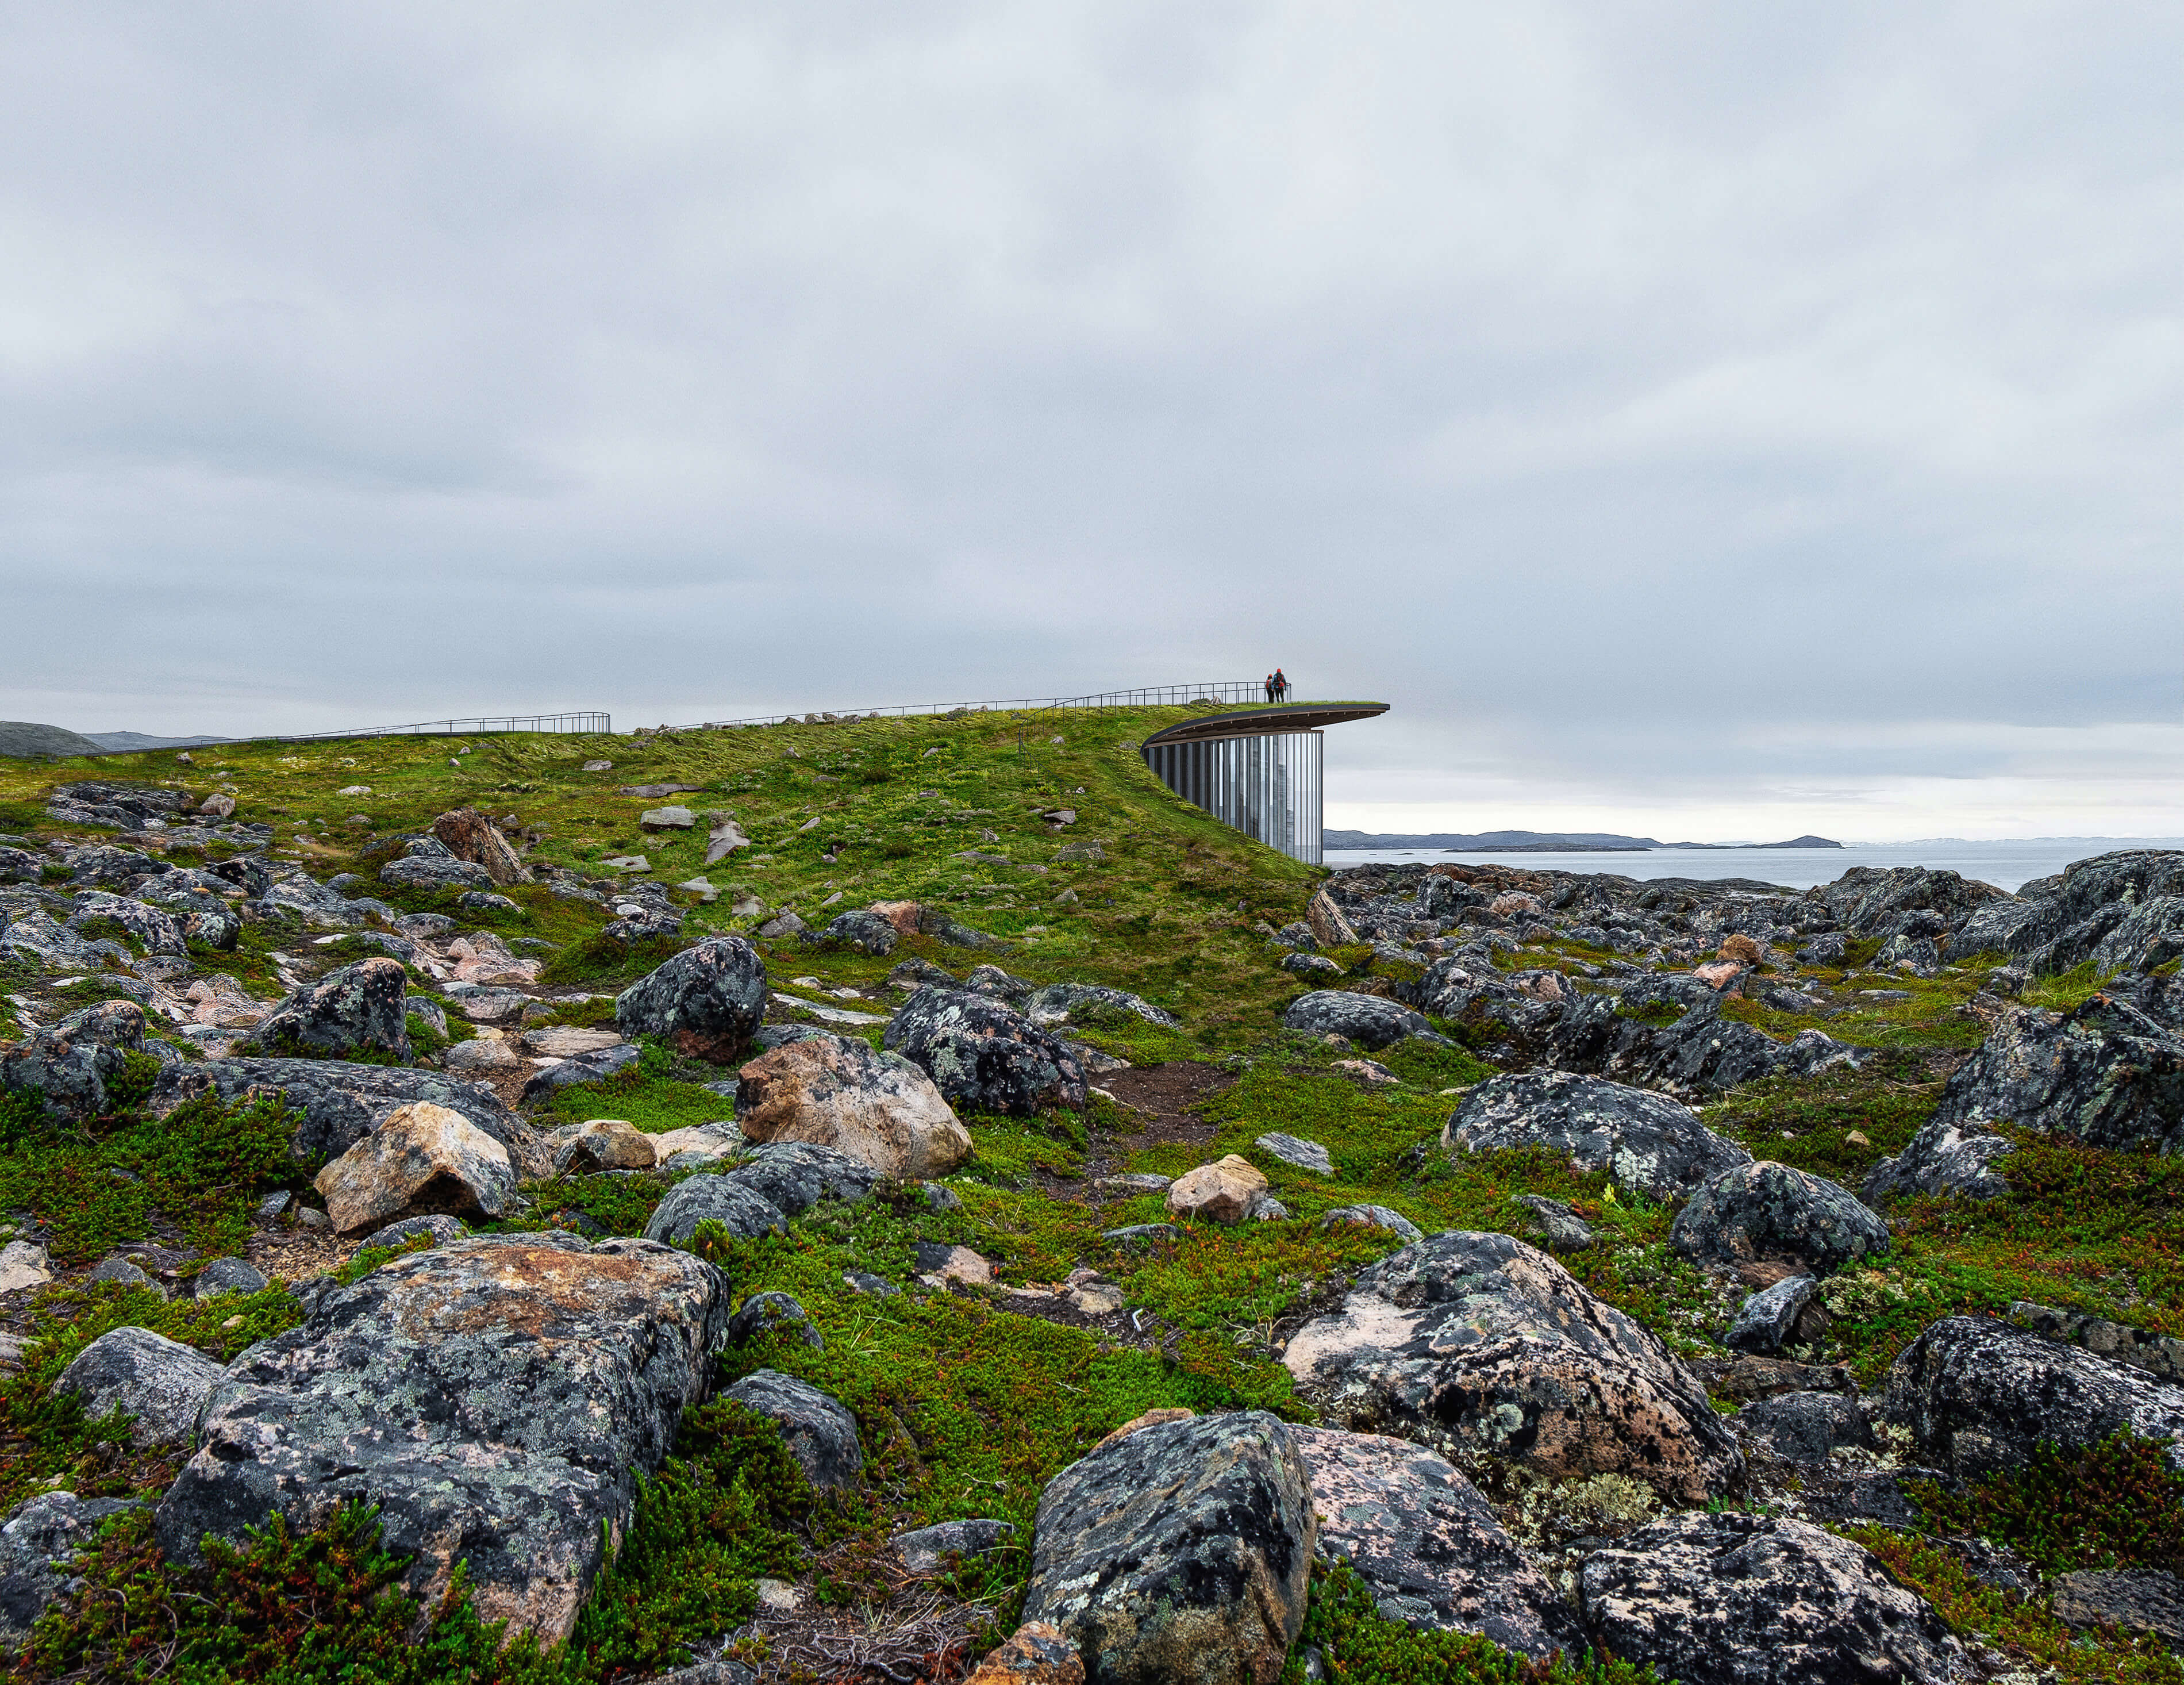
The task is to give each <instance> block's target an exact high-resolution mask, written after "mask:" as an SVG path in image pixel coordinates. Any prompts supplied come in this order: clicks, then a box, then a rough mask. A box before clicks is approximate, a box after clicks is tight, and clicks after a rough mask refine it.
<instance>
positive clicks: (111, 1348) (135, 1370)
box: [53, 1328, 220, 1448]
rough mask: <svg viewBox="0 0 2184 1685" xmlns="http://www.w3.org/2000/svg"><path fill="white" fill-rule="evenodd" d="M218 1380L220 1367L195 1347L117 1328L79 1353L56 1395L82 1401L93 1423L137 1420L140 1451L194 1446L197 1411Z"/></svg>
mask: <svg viewBox="0 0 2184 1685" xmlns="http://www.w3.org/2000/svg"><path fill="white" fill-rule="evenodd" d="M219 1381H220V1365H219V1364H216V1363H214V1361H213V1360H212V1359H210V1358H208V1357H207V1356H205V1354H204V1353H202V1352H200V1351H198V1349H197V1348H196V1347H193V1346H185V1345H183V1344H181V1342H179V1341H175V1340H170V1339H168V1338H167V1337H166V1336H164V1335H163V1334H154V1333H153V1332H152V1331H151V1330H150V1329H148V1328H116V1329H113V1330H110V1331H109V1332H107V1333H104V1334H102V1335H100V1336H98V1338H97V1339H96V1340H94V1341H92V1342H91V1343H90V1344H89V1345H88V1346H86V1347H84V1348H83V1350H82V1351H81V1352H79V1353H76V1356H75V1361H74V1362H72V1363H70V1364H69V1366H68V1367H67V1368H66V1369H64V1370H62V1371H61V1374H60V1379H59V1380H58V1381H55V1382H54V1383H53V1391H54V1392H56V1393H57V1394H60V1395H63V1396H73V1397H75V1398H81V1399H82V1400H83V1411H84V1414H85V1415H86V1416H87V1417H89V1418H91V1419H92V1420H97V1418H98V1417H100V1416H103V1415H105V1414H108V1413H109V1411H113V1410H122V1411H125V1412H127V1413H128V1414H130V1415H131V1416H133V1417H134V1418H136V1420H134V1421H133V1422H131V1425H130V1429H129V1440H130V1442H131V1444H132V1445H136V1446H137V1447H139V1448H142V1447H146V1446H151V1445H170V1444H176V1443H180V1444H183V1445H187V1444H188V1443H189V1442H190V1441H191V1438H192V1434H193V1432H194V1431H195V1429H196V1427H197V1420H198V1410H199V1409H200V1408H201V1407H202V1406H203V1403H204V1401H205V1397H206V1395H207V1394H208V1393H209V1392H211V1391H212V1389H213V1388H214V1386H216V1385H217V1384H218V1383H219Z"/></svg>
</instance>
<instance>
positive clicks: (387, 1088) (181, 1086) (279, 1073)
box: [150, 1058, 554, 1176]
mask: <svg viewBox="0 0 2184 1685" xmlns="http://www.w3.org/2000/svg"><path fill="white" fill-rule="evenodd" d="M253 1088H256V1089H277V1090H278V1091H280V1093H281V1098H282V1099H283V1100H284V1101H286V1102H287V1104H288V1105H289V1106H291V1107H292V1108H295V1109H296V1110H297V1111H299V1112H301V1113H303V1121H302V1122H301V1123H300V1124H298V1125H297V1128H296V1142H295V1152H296V1156H297V1157H298V1158H300V1159H303V1160H304V1161H306V1162H307V1163H308V1162H318V1161H323V1160H326V1159H331V1158H339V1157H340V1156H341V1155H342V1154H343V1153H344V1152H348V1149H349V1148H350V1147H354V1146H355V1145H356V1144H357V1142H359V1141H362V1140H363V1139H364V1138H365V1136H366V1135H370V1133H371V1132H372V1131H373V1130H376V1129H377V1128H378V1127H379V1126H380V1125H381V1124H383V1123H385V1122H386V1121H387V1119H388V1118H390V1117H392V1116H393V1114H394V1113H396V1112H398V1111H399V1110H400V1109H401V1108H403V1107H404V1106H409V1105H414V1104H415V1103H416V1102H418V1101H421V1100H424V1101H430V1102H432V1104H433V1105H435V1106H445V1107H446V1108H448V1109H449V1110H450V1111H454V1112H459V1113H461V1114H462V1115H463V1117H464V1118H465V1119H467V1120H468V1121H469V1122H471V1124H476V1126H477V1127H478V1128H479V1129H482V1130H484V1131H485V1132H486V1133H487V1135H491V1136H492V1137H493V1139H494V1140H495V1141H499V1143H500V1144H501V1145H502V1146H503V1147H506V1148H507V1149H508V1156H509V1160H510V1163H511V1164H513V1165H514V1166H515V1169H516V1170H517V1172H518V1174H521V1175H523V1176H547V1175H551V1174H553V1169H554V1157H553V1153H552V1152H551V1150H550V1149H549V1147H547V1145H546V1141H545V1138H544V1137H543V1135H539V1134H538V1131H537V1130H533V1129H532V1127H531V1126H530V1125H529V1124H526V1123H525V1122H524V1121H523V1119H521V1118H519V1117H517V1116H516V1114H515V1113H514V1112H512V1111H510V1109H509V1108H508V1107H507V1106H506V1105H505V1104H504V1103H503V1102H502V1101H501V1099H500V1097H499V1096H498V1095H496V1094H495V1093H494V1092H493V1091H492V1090H491V1089H490V1088H487V1087H486V1086H485V1085H483V1084H482V1083H470V1082H462V1081H459V1080H456V1079H455V1078H453V1077H449V1076H444V1075H443V1074H440V1073H439V1072H437V1071H421V1070H403V1069H400V1068H394V1067H390V1066H385V1065H360V1064H355V1063H351V1062H349V1061H348V1060H345V1059H256V1058H233V1059H206V1060H203V1061H201V1062H200V1063H196V1064H187V1065H174V1066H170V1067H169V1068H167V1069H165V1070H163V1071H161V1072H160V1073H159V1080H158V1081H157V1082H156V1083H154V1084H153V1088H152V1098H151V1102H150V1105H151V1109H152V1111H153V1113H156V1114H157V1115H159V1116H160V1117H164V1116H166V1115H167V1114H168V1113H171V1112H172V1111H173V1110H174V1109H175V1108H176V1107H178V1106H180V1105H181V1104H182V1103H183V1102H185V1101H187V1100H192V1099H194V1098H196V1097H197V1096H199V1095H201V1094H208V1093H216V1094H218V1095H219V1096H220V1097H221V1098H222V1099H223V1100H228V1101H232V1100H235V1099H237V1098H238V1097H240V1096H242V1095H243V1094H244V1093H246V1092H248V1091H249V1090H251V1089H253Z"/></svg>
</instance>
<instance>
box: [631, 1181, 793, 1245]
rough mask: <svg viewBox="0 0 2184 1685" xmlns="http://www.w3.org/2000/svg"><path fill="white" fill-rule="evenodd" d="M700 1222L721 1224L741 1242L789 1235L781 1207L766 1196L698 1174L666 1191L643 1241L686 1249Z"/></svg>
mask: <svg viewBox="0 0 2184 1685" xmlns="http://www.w3.org/2000/svg"><path fill="white" fill-rule="evenodd" d="M701 1223H718V1224H719V1225H721V1227H722V1228H724V1229H726V1230H727V1231H728V1233H729V1235H730V1236H733V1238H735V1239H737V1240H739V1241H755V1240H756V1239H757V1238H758V1237H759V1236H760V1235H782V1234H786V1233H788V1222H787V1220H786V1219H784V1218H783V1216H782V1214H781V1211H780V1208H778V1207H777V1206H776V1205H775V1204H774V1203H773V1202H772V1201H771V1200H768V1199H767V1198H766V1197H765V1196H764V1195H762V1194H759V1193H755V1192H754V1191H752V1190H751V1189H749V1188H748V1187H746V1186H744V1184H743V1183H741V1182H738V1181H734V1180H730V1179H729V1178H728V1177H727V1176H720V1175H710V1176H709V1175H698V1176H692V1177H690V1178H689V1179H688V1180H685V1181H680V1182H677V1183H676V1185H675V1186H673V1187H671V1188H670V1189H668V1190H667V1197H666V1198H665V1199H663V1200H661V1201H660V1203H659V1204H658V1205H656V1206H655V1207H654V1208H653V1210H652V1216H651V1218H650V1219H649V1220H648V1221H647V1222H646V1224H645V1225H644V1238H645V1239H647V1240H648V1241H659V1242H660V1244H661V1245H663V1246H672V1247H679V1246H684V1245H687V1244H688V1242H689V1240H690V1237H691V1236H693V1235H694V1234H696V1233H697V1232H698V1225H699V1224H701Z"/></svg>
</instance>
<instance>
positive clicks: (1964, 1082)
mask: <svg viewBox="0 0 2184 1685" xmlns="http://www.w3.org/2000/svg"><path fill="white" fill-rule="evenodd" d="M1996 1123H2014V1124H2016V1125H2017V1126H2018V1127H2019V1128H2020V1129H2027V1130H2038V1131H2040V1132H2041V1133H2042V1134H2045V1135H2067V1136H2070V1137H2071V1138H2072V1139H2074V1140H2077V1141H2083V1142H2085V1143H2086V1145H2087V1146H2088V1147H2108V1148H2110V1149H2120V1150H2127V1149H2145V1150H2149V1151H2153V1152H2176V1151H2178V1150H2179V1149H2180V1148H2184V1036H2180V1035H2178V1034H2177V1033H2176V1032H2175V1031H2172V1030H2170V1029H2167V1028H2165V1027H2164V1026H2163V1025H2162V1024H2158V1023H2156V1022H2155V1021H2154V1020H2153V1018H2149V1017H2148V1016H2147V1015H2146V1013H2143V1012H2142V1011H2140V1010H2139V1008H2137V1007H2135V1006H2132V1005H2131V1004H2130V1003H2129V1002H2127V1001H2125V1000H2123V999H2121V998H2120V997H2118V996H2114V995H2110V994H2105V993H2103V994H2098V995H2094V996H2091V997H2090V998H2088V999H2087V1000H2086V1001H2085V1002H2082V1003H2081V1004H2080V1005H2079V1006H2077V1007H2074V1008H2073V1009H2072V1010H2071V1011H2070V1012H2068V1013H2050V1012H2042V1011H2041V1010H2039V1009H2037V1008H2036V1007H2021V1008H2018V1009H2015V1010H2013V1011H2010V1012H2008V1013H2004V1014H2003V1016H2002V1017H2001V1018H1999V1019H1997V1022H1996V1024H1995V1026H1994V1028H1993V1029H1992V1030H1990V1031H1989V1032H1988V1033H1987V1038H1986V1041H1984V1042H1983V1043H1982V1044H1981V1046H1980V1050H1979V1051H1978V1052H1976V1053H1975V1054H1973V1055H1972V1056H1971V1057H1970V1058H1968V1059H1966V1060H1965V1061H1964V1063H1962V1064H1961V1065H1959V1066H1958V1067H1957V1068H1956V1070H1955V1071H1954V1072H1953V1074H1951V1075H1950V1077H1949V1080H1948V1084H1947V1086H1946V1087H1944V1088H1943V1089H1942V1101H1941V1104H1940V1105H1938V1106H1937V1107H1936V1108H1935V1109H1934V1115H1933V1118H1932V1119H1931V1122H1930V1124H1928V1129H1929V1130H1936V1129H1943V1128H1948V1129H1955V1130H1958V1131H1960V1132H1963V1133H1965V1134H1973V1133H1978V1132H1981V1125H1982V1124H1996Z"/></svg>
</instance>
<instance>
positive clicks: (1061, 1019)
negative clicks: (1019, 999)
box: [1023, 983, 1177, 1029]
mask: <svg viewBox="0 0 2184 1685" xmlns="http://www.w3.org/2000/svg"><path fill="white" fill-rule="evenodd" d="M1023 1012H1024V1016H1025V1017H1027V1018H1029V1019H1030V1020H1031V1021H1032V1022H1033V1023H1034V1024H1037V1025H1038V1026H1039V1028H1040V1029H1053V1028H1054V1027H1055V1026H1056V1024H1067V1023H1069V1022H1070V1021H1071V1019H1073V1018H1081V1017H1084V1016H1086V1015H1088V1014H1090V1013H1103V1012H1105V1013H1129V1014H1130V1015H1131V1016H1132V1017H1134V1018H1143V1019H1144V1020H1145V1022H1146V1023H1147V1024H1160V1025H1162V1027H1163V1028H1166V1029H1174V1028H1175V1027H1176V1022H1177V1020H1176V1016H1175V1014H1174V1013H1171V1012H1169V1011H1167V1009H1166V1008H1165V1007H1156V1006H1155V1005H1154V1004H1153V1003H1152V1002H1151V1001H1148V1000H1146V999H1145V996H1142V995H1133V994H1132V993H1130V991H1129V990H1127V989H1110V988H1108V987H1107V986H1106V985H1105V984H1101V983H1050V984H1048V985H1046V986H1045V988H1043V989H1035V990H1032V991H1031V993H1030V994H1029V996H1028V997H1027V998H1026V1000H1025V1002H1024V1005H1023Z"/></svg>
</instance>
